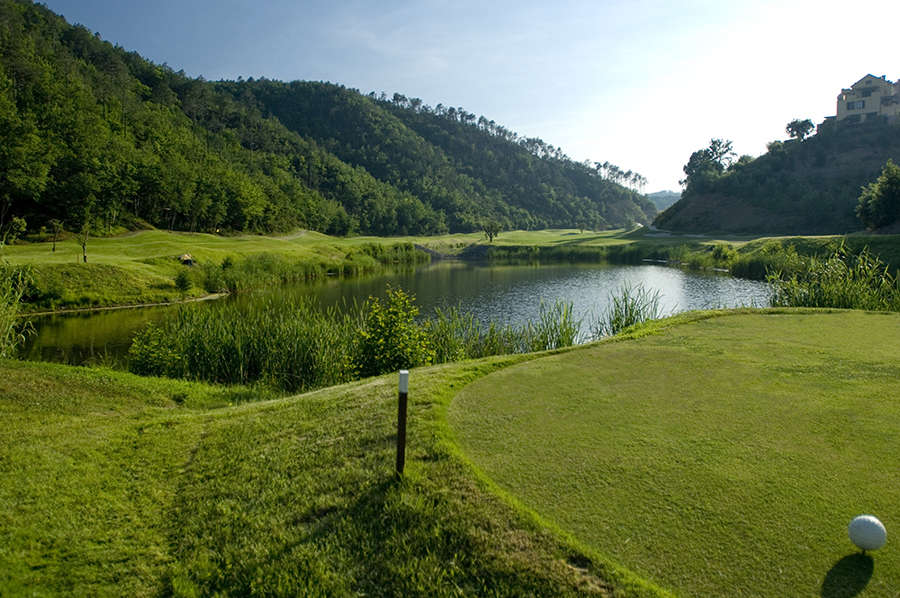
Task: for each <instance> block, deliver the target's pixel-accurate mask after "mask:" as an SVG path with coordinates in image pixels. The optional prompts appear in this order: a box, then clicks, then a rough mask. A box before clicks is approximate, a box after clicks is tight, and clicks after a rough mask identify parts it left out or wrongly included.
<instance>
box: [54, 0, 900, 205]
mask: <svg viewBox="0 0 900 598" xmlns="http://www.w3.org/2000/svg"><path fill="white" fill-rule="evenodd" d="M46 4H47V6H48V7H49V8H50V9H51V10H54V11H55V12H57V13H60V14H62V15H63V16H65V17H66V18H67V19H68V21H69V22H71V23H81V24H83V25H85V26H86V27H88V28H89V29H91V30H92V31H95V32H99V33H100V34H101V36H102V37H103V38H104V39H106V40H109V41H111V42H113V43H117V44H119V45H120V46H123V47H124V48H126V49H128V50H136V51H137V52H139V53H140V54H142V55H143V56H144V57H146V58H149V59H150V60H153V61H154V62H158V63H162V62H165V63H168V65H169V66H170V67H172V68H174V69H175V70H179V69H184V71H185V72H186V73H188V74H189V75H192V76H200V75H202V76H203V77H205V78H206V79H209V80H215V79H236V78H237V77H238V76H243V77H245V78H246V77H251V76H252V77H268V78H271V79H281V80H285V81H290V80H294V79H307V80H317V81H318V80H322V81H331V82H334V83H341V84H343V85H346V86H348V87H354V88H357V89H359V90H360V91H362V92H363V93H368V92H369V91H376V92H381V91H385V92H387V93H388V95H391V94H393V93H394V92H400V93H403V94H404V95H406V96H409V97H419V98H422V99H423V100H424V101H425V102H426V103H428V104H431V105H432V106H434V105H435V104H438V103H443V104H444V105H452V106H462V107H464V108H465V109H466V110H468V111H469V112H473V113H475V114H476V115H482V114H483V115H484V116H486V117H488V118H489V119H493V120H495V121H496V122H497V123H499V124H503V125H504V126H506V127H507V128H509V129H512V130H514V131H516V132H518V133H520V134H523V135H527V136H537V137H540V138H542V139H543V140H544V141H546V142H548V143H551V144H553V145H556V146H559V147H561V148H562V149H563V150H564V151H565V152H566V153H567V154H568V155H569V156H571V157H572V158H574V159H576V160H584V159H590V160H591V161H600V162H603V161H606V160H608V161H610V162H613V163H614V164H617V165H618V166H620V167H622V168H623V169H626V170H628V169H631V170H635V171H637V172H640V173H642V174H643V175H644V176H646V177H647V178H648V179H649V185H648V187H647V191H656V190H661V189H673V190H677V189H679V187H678V183H677V181H678V179H680V178H682V176H683V173H682V171H681V167H682V166H683V164H684V163H685V162H686V161H687V159H688V157H689V156H690V154H691V152H692V151H694V150H696V149H699V148H701V147H705V146H706V145H707V144H708V142H709V139H710V138H712V137H722V138H726V139H731V140H733V141H734V147H735V149H736V150H737V151H738V152H739V153H741V154H744V153H746V154H751V155H754V156H755V155H759V154H761V153H762V152H764V151H765V144H766V142H768V141H771V140H773V139H784V138H785V137H786V134H785V132H784V126H785V124H786V123H787V122H788V121H790V120H792V119H794V118H811V119H812V120H813V121H814V122H816V123H818V122H820V121H821V120H822V119H823V118H824V117H825V116H827V115H831V114H834V111H835V98H836V96H837V94H838V93H839V92H840V89H841V88H842V87H848V86H849V85H851V84H852V83H854V82H855V81H856V80H858V79H859V78H861V77H862V76H863V75H865V74H867V73H872V74H874V75H876V76H881V75H887V77H888V79H892V80H896V79H897V78H898V77H900V49H898V45H897V40H898V35H900V34H898V33H897V32H898V29H897V26H898V25H897V24H898V23H900V1H898V0H870V1H869V2H865V3H855V2H851V1H848V0H841V1H832V0H780V1H769V0H754V1H753V2H737V1H732V0H693V1H679V0H628V1H625V0H611V1H604V0H595V1H581V0H557V1H555V2H547V1H543V0H542V1H530V0H519V1H508V0H498V1H490V0H488V1H481V2H472V1H470V0H458V1H454V2H449V1H444V0H417V1H414V2H413V1H410V2H399V1H393V0H388V1H384V0H382V1H378V2H372V1H368V2H362V1H357V0H353V1H341V0H332V1H327V0H312V1H288V0H268V1H267V0H256V1H249V0H215V1H212V0H154V1H151V2H131V1H127V0H47V2H46Z"/></svg>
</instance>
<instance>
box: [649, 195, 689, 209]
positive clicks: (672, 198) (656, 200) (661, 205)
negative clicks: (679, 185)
mask: <svg viewBox="0 0 900 598" xmlns="http://www.w3.org/2000/svg"><path fill="white" fill-rule="evenodd" d="M647 199H649V200H650V201H651V202H653V205H654V206H656V209H657V210H659V211H660V212H661V211H663V210H665V209H666V208H668V207H669V206H671V205H672V204H673V203H675V202H676V201H678V200H679V199H681V192H680V191H657V192H655V193H648V194H647Z"/></svg>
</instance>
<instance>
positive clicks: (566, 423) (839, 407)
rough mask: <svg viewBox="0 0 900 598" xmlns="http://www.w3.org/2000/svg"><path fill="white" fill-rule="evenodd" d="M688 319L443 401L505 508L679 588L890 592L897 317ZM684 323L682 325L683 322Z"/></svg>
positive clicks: (899, 379)
mask: <svg viewBox="0 0 900 598" xmlns="http://www.w3.org/2000/svg"><path fill="white" fill-rule="evenodd" d="M710 316H716V314H713V313H711V314H693V315H684V316H679V317H678V318H675V319H674V320H670V321H665V320H664V321H660V322H658V323H655V324H651V325H648V326H647V327H644V328H642V329H640V330H639V331H638V332H636V333H635V334H634V335H633V336H632V337H630V338H621V339H617V340H614V341H613V342H605V343H600V344H596V345H593V346H589V347H584V348H579V349H576V350H574V351H569V352H566V353H563V354H560V355H555V356H549V357H544V358H542V359H538V360H534V361H530V362H528V363H526V364H519V365H515V366H511V367H509V368H506V369H504V370H501V371H499V372H496V373H493V374H491V375H489V376H486V377H484V378H481V379H480V380H478V381H475V382H474V383H473V384H471V385H469V386H467V387H466V388H464V389H463V390H462V391H461V392H460V394H458V395H457V397H456V398H455V399H454V401H453V403H452V404H451V409H450V413H449V419H450V423H451V425H452V428H453V430H454V432H455V434H456V438H457V440H458V442H459V443H460V446H461V448H462V449H463V451H464V453H465V454H466V455H467V456H468V458H470V459H471V460H472V462H473V463H474V464H475V466H476V467H478V468H479V469H480V471H481V472H482V474H483V475H484V476H485V477H486V478H487V479H490V480H491V481H492V482H494V483H496V484H497V485H498V486H499V487H500V488H501V489H502V492H503V493H505V495H506V496H507V497H508V499H509V500H510V501H511V502H512V503H513V504H517V505H521V506H523V507H525V508H527V509H530V510H533V511H534V512H535V513H536V514H537V515H538V516H539V517H540V518H541V519H542V520H543V521H545V522H546V523H547V524H548V525H551V526H554V527H556V528H558V529H560V530H563V531H564V532H566V533H570V534H572V535H573V536H574V537H575V538H576V539H577V541H579V542H581V543H583V545H585V546H587V547H589V551H591V552H590V553H592V554H593V553H596V554H602V555H606V556H607V557H609V558H611V559H613V560H615V561H616V562H618V563H620V564H621V565H622V566H625V567H628V568H629V569H631V570H633V571H635V572H636V573H638V574H640V575H642V576H644V577H646V578H648V579H650V580H652V581H654V582H655V583H658V584H660V585H661V586H663V587H666V588H668V589H670V590H672V591H673V592H675V593H677V594H678V595H688V596H723V597H725V596H728V597H736V596H812V595H815V596H823V597H826V598H833V597H836V596H850V595H854V596H855V595H859V596H861V597H862V596H866V597H873V598H874V597H880V596H884V597H889V596H890V597H892V596H895V595H896V590H897V588H898V587H900V568H897V567H895V566H893V564H894V563H896V562H897V559H898V558H900V546H898V544H897V543H891V542H890V541H889V542H888V544H887V545H886V546H885V547H884V548H883V549H881V550H879V551H875V552H871V553H869V554H868V555H867V556H865V557H860V556H859V555H857V556H852V555H854V554H855V553H857V552H858V551H857V549H856V548H855V547H854V546H853V545H852V544H851V542H850V541H849V539H848V537H847V525H848V523H849V522H850V520H851V519H852V518H853V517H854V516H856V515H859V514H861V513H872V514H875V515H876V516H878V517H879V518H880V519H881V520H882V521H883V522H884V523H885V525H886V526H887V528H888V529H889V530H890V529H891V525H894V526H895V527H896V525H897V523H898V522H900V499H898V498H900V497H898V494H897V488H898V485H897V477H896V468H895V467H894V466H893V463H895V461H896V454H897V449H896V442H895V439H896V438H897V437H898V434H900V424H898V422H900V405H898V403H897V401H896V400H895V397H897V396H898V393H900V369H898V365H897V364H898V363H900V344H898V343H897V339H898V338H900V315H898V314H876V313H866V312H858V311H836V312H810V311H793V310H789V311H784V310H782V311H766V312H759V313H747V312H743V313H741V312H731V313H730V314H728V313H726V314H721V315H720V317H710ZM676 324H677V325H676Z"/></svg>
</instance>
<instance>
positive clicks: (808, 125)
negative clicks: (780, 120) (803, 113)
mask: <svg viewBox="0 0 900 598" xmlns="http://www.w3.org/2000/svg"><path fill="white" fill-rule="evenodd" d="M814 128H815V125H813V122H812V121H811V120H809V119H808V118H805V119H803V120H800V119H797V118H795V119H794V120H792V121H791V122H789V123H788V124H787V126H786V127H785V128H784V130H785V131H786V132H787V134H788V135H790V136H791V138H792V139H797V140H799V141H803V140H804V139H806V137H807V135H809V134H810V133H811V132H812V130H813V129H814Z"/></svg>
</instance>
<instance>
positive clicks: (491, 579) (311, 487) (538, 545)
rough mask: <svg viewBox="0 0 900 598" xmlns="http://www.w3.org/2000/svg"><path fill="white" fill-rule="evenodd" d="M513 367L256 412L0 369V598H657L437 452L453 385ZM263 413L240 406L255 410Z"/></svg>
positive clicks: (93, 375)
mask: <svg viewBox="0 0 900 598" xmlns="http://www.w3.org/2000/svg"><path fill="white" fill-rule="evenodd" d="M528 358H530V356H519V357H515V358H493V359H488V360H482V361H478V362H467V363H465V364H456V365H449V366H441V367H433V368H428V369H417V370H414V371H413V373H412V377H411V382H410V411H409V413H410V422H409V447H410V448H409V453H408V456H407V476H406V477H405V479H404V480H403V481H402V482H401V481H397V480H396V479H395V478H394V476H393V474H392V470H393V464H394V447H393V431H394V429H395V428H394V426H395V421H396V394H395V392H396V380H395V378H394V376H388V377H383V378H374V379H369V380H366V381H363V382H358V383H353V384H349V385H344V386H338V387H334V388H330V389H326V390H322V391H319V392H316V393H312V394H308V395H301V396H295V397H287V398H280V399H272V398H271V397H266V396H254V393H255V391H250V390H248V389H244V388H240V387H235V388H230V389H224V388H221V387H215V386H207V385H202V384H197V383H186V382H178V381H173V380H160V379H154V378H140V377H137V376H134V375H130V374H124V373H119V372H113V371H109V370H102V369H84V368H73V367H67V366H58V365H51V364H34V363H25V362H14V361H8V360H3V361H0V417H2V418H3V421H15V422H16V425H15V426H4V427H3V428H2V429H0V594H2V595H3V596H23V595H44V596H54V595H56V596H68V595H100V596H106V595H108V596H120V595H130V596H155V595H176V596H198V595H214V594H217V595H290V596H300V595H302V596H356V595H373V596H374V595H378V596H451V595H453V596H455V595H460V594H463V595H492V596H523V595H542V596H566V595H585V594H587V595H598V596H612V595H628V596H659V595H663V593H661V592H657V591H656V590H654V589H653V588H652V587H651V586H649V585H648V584H646V583H644V582H642V581H640V580H639V579H637V578H635V577H634V576H632V575H631V574H629V573H627V572H625V571H623V570H622V569H619V568H618V567H616V566H614V565H612V564H610V563H608V562H604V561H601V560H596V559H593V560H592V559H591V558H588V556H587V555H585V554H583V553H582V552H580V550H579V548H578V547H577V546H576V545H573V544H570V543H569V542H568V541H566V540H565V539H564V538H562V537H560V536H556V535H554V534H552V533H550V532H548V531H547V530H545V529H543V528H542V527H541V526H540V525H539V524H538V523H537V522H535V521H534V520H533V519H532V518H531V517H530V516H529V515H527V514H526V513H522V512H519V511H517V510H516V509H514V508H510V507H509V506H507V504H506V503H505V502H503V501H502V500H500V499H498V498H497V497H496V495H494V494H493V493H492V491H491V489H490V487H489V484H485V483H482V482H479V481H477V480H476V479H475V478H474V477H473V476H472V474H471V472H470V470H469V469H468V467H467V466H466V465H465V463H464V460H463V459H461V457H460V456H459V453H458V452H457V449H456V447H455V445H453V444H452V443H451V442H450V441H449V440H448V429H447V426H446V420H445V413H446V409H447V406H448V404H449V403H450V401H451V399H452V397H453V395H454V394H455V393H456V392H457V390H459V389H460V388H462V387H464V386H465V385H466V384H468V383H469V382H471V381H472V380H475V379H477V378H479V377H480V376H483V375H485V374H487V373H490V372H492V371H496V370H498V369H500V368H502V367H506V366H509V365H511V364H513V363H517V362H521V361H522V360H524V359H528ZM266 398H269V399H270V400H256V399H266Z"/></svg>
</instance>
